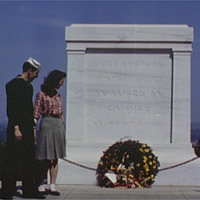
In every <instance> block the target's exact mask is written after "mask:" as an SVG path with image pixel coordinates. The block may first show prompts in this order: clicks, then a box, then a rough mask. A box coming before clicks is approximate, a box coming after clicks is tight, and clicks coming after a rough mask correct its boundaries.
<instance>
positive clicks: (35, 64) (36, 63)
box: [26, 57, 42, 71]
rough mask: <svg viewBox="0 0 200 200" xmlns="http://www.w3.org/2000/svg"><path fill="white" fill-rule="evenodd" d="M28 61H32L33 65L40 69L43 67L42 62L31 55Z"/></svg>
mask: <svg viewBox="0 0 200 200" xmlns="http://www.w3.org/2000/svg"><path fill="white" fill-rule="evenodd" d="M26 62H28V63H30V64H31V65H32V66H33V67H35V68H36V69H37V70H39V71H40V70H41V68H42V66H41V64H40V63H39V62H38V61H37V60H35V59H33V58H31V57H30V58H29V59H28V60H27V61H26Z"/></svg>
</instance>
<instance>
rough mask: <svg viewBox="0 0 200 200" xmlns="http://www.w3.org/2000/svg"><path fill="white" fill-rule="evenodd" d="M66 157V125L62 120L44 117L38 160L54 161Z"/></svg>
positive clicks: (39, 138)
mask: <svg viewBox="0 0 200 200" xmlns="http://www.w3.org/2000/svg"><path fill="white" fill-rule="evenodd" d="M64 157H66V141H65V130H64V125H63V123H62V121H61V119H60V118H54V117H52V116H46V117H43V118H42V120H41V123H40V132H39V137H38V141H37V147H36V159H37V160H54V159H58V158H64Z"/></svg>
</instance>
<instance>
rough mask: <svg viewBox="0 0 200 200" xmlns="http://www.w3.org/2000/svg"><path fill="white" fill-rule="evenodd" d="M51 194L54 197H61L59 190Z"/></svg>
mask: <svg viewBox="0 0 200 200" xmlns="http://www.w3.org/2000/svg"><path fill="white" fill-rule="evenodd" d="M49 194H51V195H54V196H60V192H58V191H57V190H55V191H51V190H50V192H49Z"/></svg>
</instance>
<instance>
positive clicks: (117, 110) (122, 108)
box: [107, 104, 151, 114]
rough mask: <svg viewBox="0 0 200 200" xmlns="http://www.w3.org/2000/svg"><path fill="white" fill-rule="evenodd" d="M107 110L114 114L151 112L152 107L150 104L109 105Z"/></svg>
mask: <svg viewBox="0 0 200 200" xmlns="http://www.w3.org/2000/svg"><path fill="white" fill-rule="evenodd" d="M107 112H108V113H114V114H150V113H151V107H150V106H149V105H135V104H129V105H124V104H123V105H107Z"/></svg>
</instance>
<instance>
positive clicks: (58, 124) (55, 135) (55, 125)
mask: <svg viewBox="0 0 200 200" xmlns="http://www.w3.org/2000/svg"><path fill="white" fill-rule="evenodd" d="M65 78H66V73H65V72H61V71H59V70H53V71H51V72H50V73H49V74H48V76H47V77H46V78H44V82H43V84H42V85H41V91H40V92H39V93H37V95H36V101H35V108H34V119H35V122H36V123H37V121H38V120H39V118H40V116H42V120H41V123H40V133H39V138H38V141H37V148H36V159H37V160H39V161H40V162H42V166H43V168H42V175H41V177H40V186H39V188H38V189H39V191H40V192H44V193H45V187H44V180H45V178H46V174H47V172H48V170H50V188H49V189H50V194H52V195H60V192H58V191H57V190H56V187H55V183H56V177H57V173H58V159H59V158H64V157H65V156H66V152H65V149H66V148H65V131H64V125H63V123H64V116H63V107H62V97H61V95H60V94H59V93H58V92H57V90H58V89H59V88H60V87H61V86H62V85H63V84H64V80H65Z"/></svg>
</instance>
